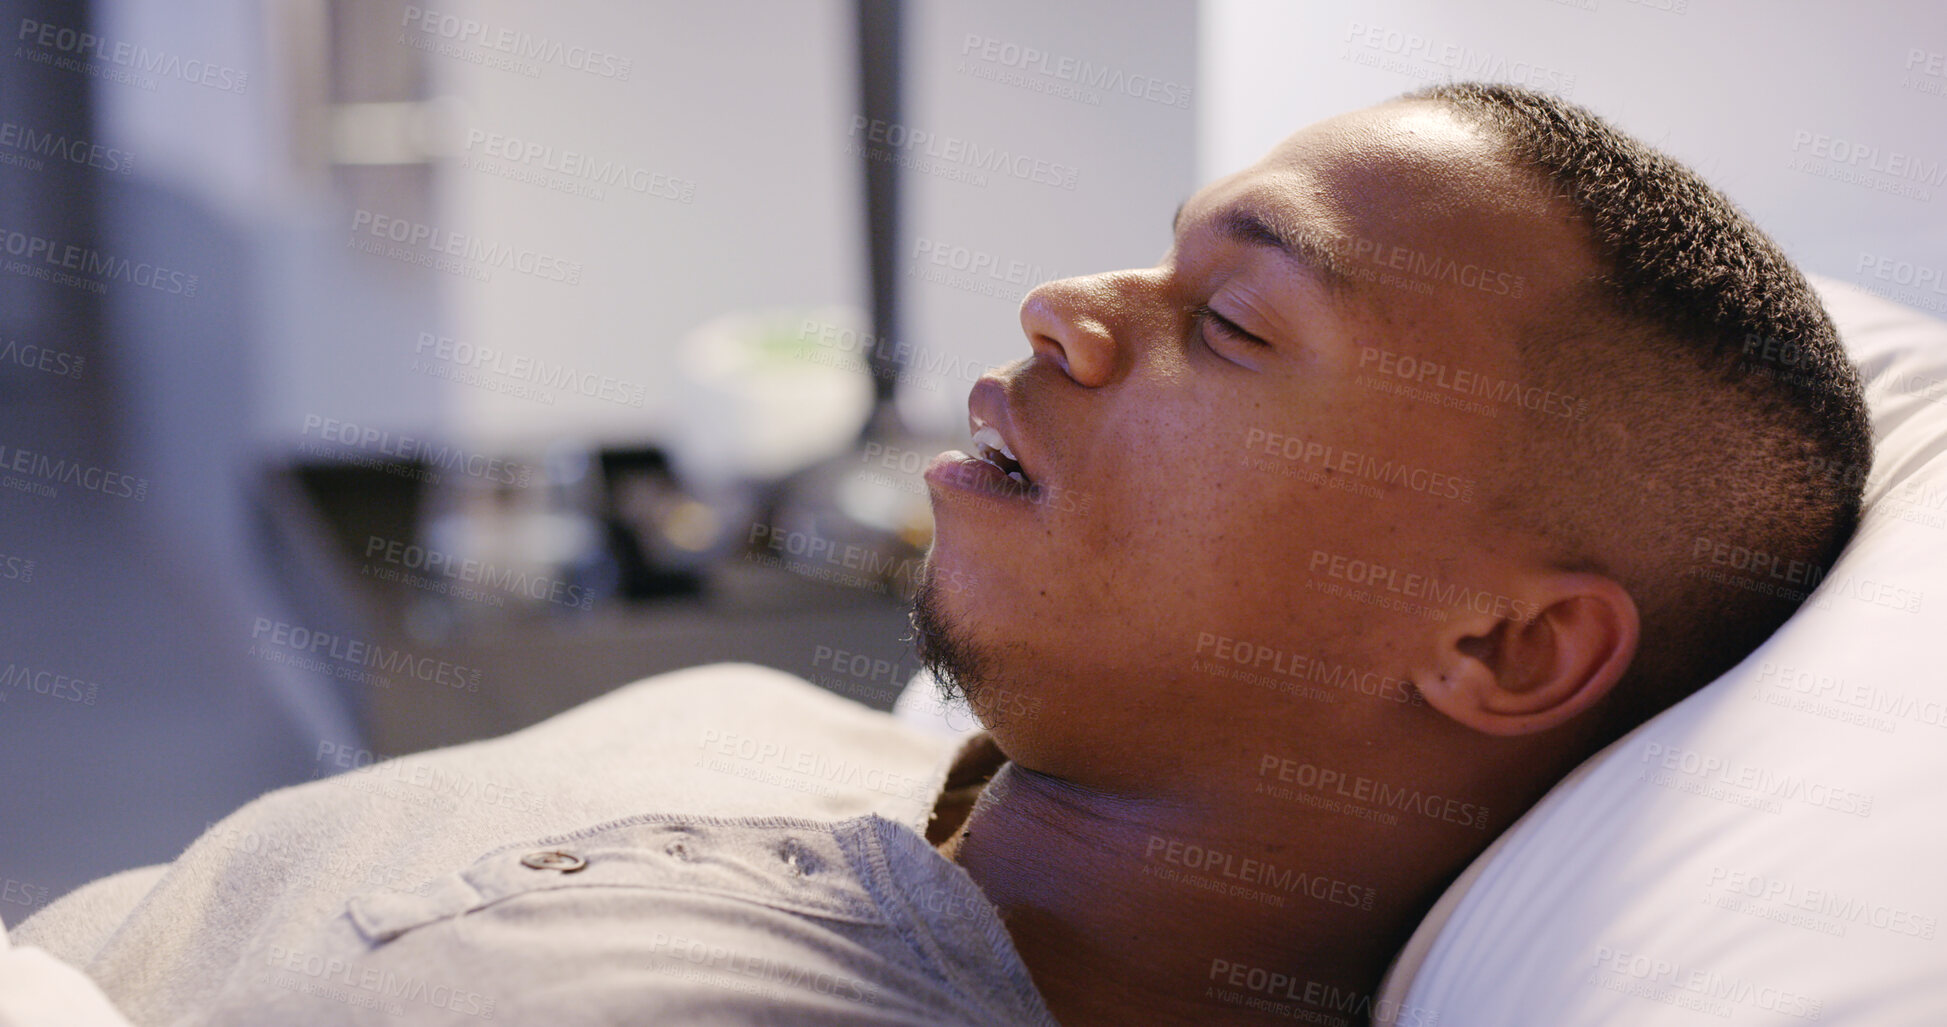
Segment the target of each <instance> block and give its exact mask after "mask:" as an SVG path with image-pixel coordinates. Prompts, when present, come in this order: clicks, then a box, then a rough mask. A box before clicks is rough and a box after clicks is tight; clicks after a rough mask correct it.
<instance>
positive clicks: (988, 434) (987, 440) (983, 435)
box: [973, 424, 1021, 464]
mask: <svg viewBox="0 0 1947 1027" xmlns="http://www.w3.org/2000/svg"><path fill="white" fill-rule="evenodd" d="M973 441H974V445H976V446H986V447H987V448H988V449H993V450H998V451H1000V454H1001V455H1002V456H1005V457H1007V458H1008V459H1009V460H1012V461H1014V462H1015V463H1017V464H1018V463H1020V462H1021V458H1020V457H1017V456H1015V455H1014V451H1013V450H1011V449H1009V448H1007V440H1006V439H1003V438H1001V433H1000V432H999V431H997V430H995V429H994V427H993V426H992V425H986V424H983V425H981V426H980V427H979V428H978V429H976V430H975V431H974V433H973Z"/></svg>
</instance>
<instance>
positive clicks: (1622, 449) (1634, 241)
mask: <svg viewBox="0 0 1947 1027" xmlns="http://www.w3.org/2000/svg"><path fill="white" fill-rule="evenodd" d="M1402 99H1405V100H1419V101H1431V102H1434V103H1437V104H1440V105H1441V106H1443V107H1444V108H1446V109H1447V110H1448V111H1450V112H1452V113H1453V114H1454V115H1456V116H1457V117H1458V118H1459V119H1460V120H1461V121H1462V122H1463V123H1464V124H1468V125H1471V126H1473V127H1475V128H1477V129H1479V130H1481V131H1482V132H1483V134H1484V135H1485V136H1486V137H1487V138H1488V139H1489V141H1490V142H1492V143H1496V144H1498V145H1499V147H1500V148H1501V149H1502V150H1503V152H1504V154H1505V156H1506V157H1507V159H1508V160H1509V162H1510V164H1511V165H1512V166H1513V168H1514V169H1516V171H1517V172H1519V173H1525V175H1526V176H1527V177H1529V178H1530V179H1532V180H1533V182H1534V184H1535V185H1536V187H1537V188H1539V189H1541V190H1544V191H1545V192H1546V194H1547V195H1548V197H1549V202H1550V203H1551V205H1552V208H1553V209H1554V210H1557V211H1560V212H1562V213H1564V214H1565V215H1566V216H1567V217H1569V218H1571V219H1572V220H1573V221H1574V222H1575V223H1577V224H1578V225H1579V226H1581V227H1583V228H1585V229H1586V232H1587V237H1588V240H1589V243H1590V246H1591V248H1592V251H1593V255H1594V257H1595V266H1596V267H1597V268H1598V269H1599V270H1598V273H1597V274H1596V275H1594V276H1593V277H1592V278H1590V279H1589V280H1586V281H1583V282H1580V283H1579V285H1578V287H1577V289H1576V290H1575V292H1576V293H1577V294H1576V295H1571V296H1567V297H1563V298H1562V302H1560V303H1558V304H1554V305H1552V306H1551V307H1550V309H1549V312H1548V313H1547V314H1545V315H1543V317H1542V319H1541V321H1540V323H1536V324H1532V325H1530V326H1529V327H1528V328H1527V329H1525V330H1524V331H1523V332H1522V333H1521V337H1520V338H1518V339H1517V340H1516V349H1517V354H1518V358H1519V361H1520V367H1521V374H1522V375H1523V378H1524V381H1523V384H1524V385H1530V386H1537V385H1538V386H1543V387H1547V388H1552V389H1555V390H1558V391H1560V392H1562V393H1564V394H1566V395H1572V396H1576V397H1579V398H1581V399H1582V400H1585V401H1586V413H1585V416H1583V417H1581V418H1579V419H1575V420H1564V419H1563V418H1561V417H1555V416H1550V415H1548V414H1545V413H1541V412H1535V411H1531V412H1529V413H1528V414H1527V416H1526V417H1525V418H1524V419H1523V423H1522V425H1521V427H1520V435H1521V441H1522V442H1523V443H1524V444H1525V445H1524V446H1523V448H1524V450H1525V452H1522V453H1521V454H1519V455H1518V456H1513V457H1510V458H1509V459H1507V460H1506V461H1504V466H1502V467H1500V468H1499V469H1498V470H1500V471H1501V472H1502V473H1501V474H1500V475H1499V477H1500V479H1501V484H1500V486H1499V487H1498V488H1497V492H1496V498H1495V503H1496V504H1497V505H1498V509H1496V511H1495V512H1496V513H1497V514H1501V513H1504V514H1506V515H1508V516H1511V517H1512V518H1513V523H1514V524H1515V525H1517V526H1518V527H1519V528H1520V529H1521V530H1523V531H1526V532H1530V533H1532V534H1533V535H1534V536H1535V537H1537V538H1539V539H1540V540H1541V541H1542V543H1543V544H1544V545H1545V546H1546V547H1547V551H1548V552H1550V553H1551V554H1552V555H1553V556H1554V558H1556V559H1557V560H1559V561H1560V562H1561V563H1562V564H1563V565H1564V566H1569V567H1574V568H1576V569H1586V570H1595V571H1599V572H1601V573H1604V574H1607V575H1609V576H1610V577H1612V578H1614V579H1616V580H1617V581H1618V582H1619V583H1620V584H1622V585H1623V586H1624V587H1625V588H1627V589H1629V591H1630V594H1631V596H1632V598H1634V599H1635V600H1636V602H1637V605H1638V607H1639V610H1640V612H1641V615H1642V636H1641V644H1640V646H1639V649H1638V654H1637V660H1636V663H1635V665H1634V666H1633V667H1632V669H1631V670H1630V672H1629V673H1628V674H1627V675H1626V676H1625V678H1624V680H1623V682H1622V683H1621V684H1620V685H1619V686H1618V687H1617V689H1616V690H1615V692H1614V693H1613V698H1612V699H1611V700H1610V701H1609V702H1608V703H1606V704H1605V706H1606V709H1607V714H1606V715H1607V716H1608V718H1609V719H1610V720H1611V721H1613V723H1610V724H1608V725H1607V727H1608V728H1609V730H1608V731H1607V732H1606V737H1613V736H1615V735H1618V734H1620V733H1622V732H1624V731H1627V730H1628V729H1629V728H1631V727H1633V726H1635V724H1637V723H1640V722H1641V721H1642V720H1644V719H1647V718H1648V717H1649V716H1652V715H1654V714H1655V713H1656V712H1658V711H1660V710H1662V709H1663V708H1664V707H1666V706H1668V705H1670V704H1671V703H1674V702H1676V701H1677V700H1679V699H1682V698H1683V697H1684V696H1687V695H1689V694H1690V693H1691V692H1693V691H1695V690H1696V689H1697V688H1699V687H1701V686H1702V685H1704V684H1707V683H1709V682H1710V681H1711V680H1713V679H1715V678H1716V677H1717V676H1718V675H1720V674H1722V673H1723V672H1724V671H1726V670H1728V669H1730V668H1731V667H1732V666H1734V665H1735V664H1736V663H1737V662H1738V661H1739V660H1742V659H1743V658H1744V657H1745V656H1747V655H1749V654H1750V652H1751V651H1752V650H1753V649H1755V648H1757V646H1758V645H1759V644H1760V643H1762V642H1763V641H1764V640H1765V639H1766V638H1768V637H1769V636H1770V635H1771V634H1772V633H1773V632H1774V631H1775V630H1776V629H1777V628H1778V626H1779V625H1780V624H1782V623H1783V622H1784V621H1785V619H1786V618H1787V617H1789V616H1790V615H1791V613H1792V612H1793V611H1794V610H1795V609H1796V608H1797V607H1798V605H1799V603H1800V602H1801V601H1802V600H1803V599H1804V597H1805V596H1806V595H1807V594H1808V593H1809V592H1810V591H1811V589H1812V588H1813V586H1814V585H1815V584H1816V583H1817V581H1818V580H1820V579H1821V578H1822V577H1823V576H1824V574H1825V572H1826V571H1827V570H1828V569H1829V568H1830V567H1831V565H1832V563H1833V561H1834V560H1836V559H1837V558H1838V555H1839V553H1840V551H1841V550H1842V549H1843V548H1844V547H1845V544H1846V542H1847V540H1848V539H1849V538H1850V537H1851V535H1852V532H1853V529H1854V528H1855V527H1856V526H1857V524H1858V521H1859V515H1860V506H1861V495H1862V491H1863V481H1864V477H1865V473H1864V469H1865V468H1868V467H1870V466H1871V461H1872V446H1873V438H1872V424H1871V421H1870V419H1869V417H1868V414H1867V410H1866V402H1865V393H1864V389H1863V388H1862V386H1861V384H1860V378H1859V373H1858V370H1857V368H1855V367H1854V366H1853V364H1852V362H1851V360H1850V359H1849V358H1848V357H1847V355H1846V353H1845V351H1844V349H1843V348H1842V347H1841V345H1840V342H1839V336H1838V332H1837V330H1836V329H1835V328H1834V327H1833V324H1832V319H1831V318H1830V317H1829V316H1828V315H1827V314H1826V312H1825V308H1824V306H1823V305H1822V304H1821V303H1820V301H1819V298H1818V295H1817V294H1816V293H1815V292H1813V290H1812V288H1811V286H1810V284H1809V283H1807V282H1806V280H1805V276H1804V275H1803V274H1801V273H1800V272H1799V271H1798V269H1797V268H1796V267H1794V266H1793V265H1792V263H1791V261H1790V260H1789V259H1788V258H1787V257H1786V256H1785V254H1784V251H1783V250H1781V249H1780V248H1779V247H1778V245H1777V244H1776V243H1775V242H1773V241H1772V240H1771V239H1770V238H1769V237H1768V236H1766V235H1765V234H1764V232H1762V231H1760V230H1759V229H1758V228H1757V226H1756V225H1754V224H1753V223H1752V222H1751V221H1750V219H1749V218H1747V217H1746V216H1745V215H1744V214H1743V213H1742V212H1740V211H1739V210H1738V209H1737V207H1736V206H1735V205H1734V204H1733V203H1732V202H1731V201H1730V200H1729V199H1728V198H1726V197H1725V196H1724V195H1723V194H1722V193H1720V192H1718V191H1717V190H1716V189H1713V188H1712V187H1711V186H1710V185H1709V184H1707V183H1705V182H1704V181H1703V179H1701V178H1700V177H1698V176H1697V175H1696V174H1695V173H1694V172H1692V171H1691V170H1690V169H1688V168H1686V167H1684V166H1683V165H1682V164H1680V163H1678V162H1677V161H1676V160H1674V159H1672V158H1670V157H1669V156H1667V155H1665V154H1663V153H1660V152H1658V151H1657V150H1655V149H1653V148H1651V147H1650V146H1647V145H1645V144H1644V143H1642V142H1640V141H1638V140H1636V139H1634V138H1631V137H1630V136H1628V135H1626V134H1624V133H1622V132H1620V131H1618V130H1617V129H1616V128H1614V127H1613V126H1611V125H1609V124H1608V123H1607V122H1605V121H1603V120H1602V119H1601V118H1599V117H1597V116H1596V115H1595V114H1594V113H1592V112H1590V111H1589V110H1587V109H1586V108H1583V107H1580V106H1577V105H1575V104H1572V103H1569V102H1567V101H1565V100H1562V99H1560V98H1558V97H1555V96H1551V95H1548V94H1546V93H1541V92H1537V91H1535V90H1531V89H1525V88H1521V87H1518V86H1510V85H1502V84H1485V83H1453V84H1444V85H1436V86H1431V87H1428V88H1425V89H1421V90H1418V91H1415V92H1412V93H1409V94H1407V95H1406V96H1405V97H1403V98H1402ZM1835 469H1845V470H1846V471H1847V472H1848V473H1844V474H1835V473H1834V471H1835Z"/></svg>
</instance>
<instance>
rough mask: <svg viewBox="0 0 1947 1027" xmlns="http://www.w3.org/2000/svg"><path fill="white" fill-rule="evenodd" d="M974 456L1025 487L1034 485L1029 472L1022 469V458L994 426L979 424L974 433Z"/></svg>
mask: <svg viewBox="0 0 1947 1027" xmlns="http://www.w3.org/2000/svg"><path fill="white" fill-rule="evenodd" d="M973 443H974V450H975V452H974V456H975V457H976V458H977V459H980V460H984V461H986V462H987V463H990V464H993V465H994V466H995V467H997V468H999V469H1000V472H1001V473H1002V474H1005V475H1007V476H1008V477H1009V478H1012V479H1014V480H1015V481H1017V482H1020V483H1021V484H1023V485H1032V484H1034V482H1033V481H1031V480H1030V479H1029V478H1028V475H1027V472H1026V471H1024V470H1022V469H1021V461H1020V458H1018V457H1016V456H1015V455H1014V451H1013V450H1012V449H1009V448H1008V445H1007V440H1006V439H1004V438H1002V437H1001V433H1000V431H999V430H998V429H996V428H995V427H994V426H993V425H990V424H986V423H984V422H977V423H976V426H975V428H974V433H973Z"/></svg>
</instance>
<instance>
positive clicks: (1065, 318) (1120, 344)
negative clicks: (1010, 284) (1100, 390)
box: [1021, 271, 1143, 388]
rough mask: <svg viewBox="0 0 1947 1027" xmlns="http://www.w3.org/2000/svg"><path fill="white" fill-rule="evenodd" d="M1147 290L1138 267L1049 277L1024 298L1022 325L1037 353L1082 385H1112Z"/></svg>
mask: <svg viewBox="0 0 1947 1027" xmlns="http://www.w3.org/2000/svg"><path fill="white" fill-rule="evenodd" d="M1142 289H1143V282H1142V276H1141V274H1140V273H1139V272H1134V271H1114V272H1109V273H1106V274H1099V275H1088V276H1086V277H1082V278H1063V279H1061V280H1059V281H1054V282H1048V283H1047V284H1045V285H1041V286H1039V287H1037V288H1036V289H1035V290H1034V291H1033V292H1030V293H1028V295H1027V298H1026V299H1024V300H1022V301H1021V330H1022V331H1023V332H1026V333H1027V336H1028V345H1029V346H1030V347H1032V348H1033V349H1034V352H1035V355H1036V356H1041V357H1045V358H1047V359H1049V360H1052V361H1054V362H1055V363H1056V364H1057V365H1058V366H1060V368H1061V369H1062V370H1063V371H1064V372H1066V373H1067V375H1068V377H1070V378H1073V379H1074V380H1075V382H1076V383H1077V384H1079V385H1086V386H1089V387H1090V388H1097V387H1100V386H1103V385H1107V384H1108V383H1109V382H1111V381H1114V380H1115V377H1116V374H1117V372H1118V370H1119V367H1118V364H1119V362H1120V361H1121V360H1122V359H1123V357H1124V355H1125V353H1126V348H1125V346H1126V342H1127V339H1126V333H1127V331H1128V330H1129V329H1130V328H1131V326H1132V324H1133V321H1132V319H1131V317H1130V314H1131V312H1132V311H1133V310H1134V309H1135V306H1134V304H1135V303H1136V301H1137V299H1138V297H1139V296H1140V294H1141V292H1142ZM1119 335H1123V336H1125V337H1124V338H1118V336H1119Z"/></svg>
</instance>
